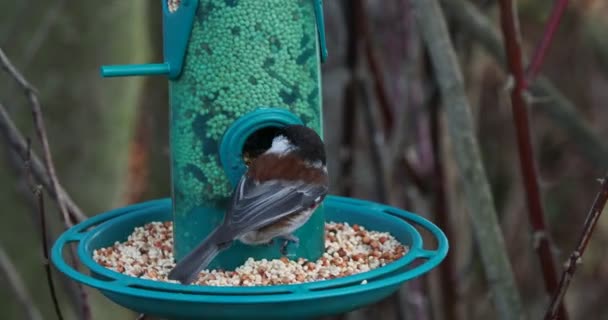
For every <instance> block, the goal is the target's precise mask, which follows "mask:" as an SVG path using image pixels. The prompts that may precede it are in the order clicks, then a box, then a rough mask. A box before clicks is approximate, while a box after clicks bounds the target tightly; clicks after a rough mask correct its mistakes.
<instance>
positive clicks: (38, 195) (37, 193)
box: [25, 139, 63, 320]
mask: <svg viewBox="0 0 608 320" xmlns="http://www.w3.org/2000/svg"><path fill="white" fill-rule="evenodd" d="M31 167H32V166H31V141H30V140H29V139H28V140H27V153H26V158H25V171H26V176H27V180H28V183H29V185H30V186H31V187H32V194H33V195H34V198H35V199H36V204H37V209H38V215H39V218H40V229H41V230H42V254H43V259H44V260H43V261H42V263H43V265H44V271H45V273H46V281H47V283H48V286H49V291H50V294H51V300H52V301H53V306H54V307H55V314H56V315H57V319H59V320H63V314H62V313H61V308H60V307H59V300H58V299H57V292H56V290H55V283H54V282H53V273H52V272H51V265H50V263H49V247H48V243H47V241H46V239H47V237H48V235H47V224H46V210H45V207H44V194H43V193H42V186H41V185H37V184H36V182H35V181H34V176H33V174H32V170H31Z"/></svg>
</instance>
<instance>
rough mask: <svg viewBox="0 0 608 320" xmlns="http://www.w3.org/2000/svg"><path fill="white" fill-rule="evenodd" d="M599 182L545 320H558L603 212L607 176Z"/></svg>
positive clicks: (607, 198)
mask: <svg viewBox="0 0 608 320" xmlns="http://www.w3.org/2000/svg"><path fill="white" fill-rule="evenodd" d="M601 182H602V186H601V187H600V190H599V191H598V193H597V195H596V196H595V200H594V201H593V205H592V206H591V210H590V211H589V213H587V218H586V219H585V225H584V227H583V233H582V234H581V237H580V238H579V240H578V244H577V246H576V249H575V250H574V251H573V252H572V254H570V258H569V259H568V261H567V262H566V270H564V272H563V273H562V277H561V279H560V281H559V287H558V290H557V291H556V292H555V293H554V295H553V298H552V299H551V303H550V304H549V308H548V310H547V313H546V314H545V320H553V319H558V318H557V317H556V316H557V311H558V309H559V306H560V305H562V304H563V303H562V300H563V299H564V296H565V294H566V291H567V290H568V286H569V285H570V281H572V277H574V272H576V267H577V266H578V265H579V264H580V263H581V262H582V257H583V254H584V253H585V249H586V248H587V244H589V240H590V239H591V235H592V234H593V228H594V227H595V225H596V224H597V221H598V220H599V218H600V216H601V214H602V211H604V207H605V206H606V202H607V201H608V176H605V177H604V178H603V179H602V180H601ZM560 319H561V318H560Z"/></svg>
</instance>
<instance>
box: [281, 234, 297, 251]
mask: <svg viewBox="0 0 608 320" xmlns="http://www.w3.org/2000/svg"><path fill="white" fill-rule="evenodd" d="M281 238H282V239H283V240H284V241H283V244H282V245H281V254H282V255H284V256H286V255H287V246H288V245H289V243H290V242H292V243H293V244H294V245H295V246H296V247H298V246H299V245H300V239H299V238H298V237H296V236H294V235H293V234H288V235H284V236H281Z"/></svg>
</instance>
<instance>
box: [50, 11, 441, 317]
mask: <svg viewBox="0 0 608 320" xmlns="http://www.w3.org/2000/svg"><path fill="white" fill-rule="evenodd" d="M162 8H163V41H164V60H165V61H164V62H163V63H157V64H144V65H126V66H104V67H102V68H101V73H102V75H103V76H105V77H114V76H134V75H165V76H167V77H168V79H169V90H170V105H171V108H170V110H171V111H170V144H171V176H172V194H171V199H163V200H157V201H151V202H146V203H141V204H137V205H132V206H128V207H124V208H121V209H117V210H113V211H110V212H107V213H103V214H100V215H97V216H95V217H93V218H91V219H89V220H87V221H85V222H84V223H81V224H79V225H76V226H74V227H73V228H71V229H69V230H68V231H67V232H65V233H64V234H63V235H62V236H61V237H60V238H59V239H58V240H57V242H56V243H55V245H54V247H53V252H52V260H53V263H54V264H55V265H56V266H57V268H58V269H59V270H61V271H62V272H63V273H65V274H66V275H68V276H70V277H71V278H73V279H74V280H76V281H79V282H82V283H84V284H87V285H89V286H91V287H94V288H97V289H99V290H100V291H101V292H102V293H103V294H104V295H106V296H107V297H108V298H110V299H111V300H113V301H115V302H116V303H118V304H120V305H123V306H125V307H127V308H130V309H132V310H135V311H138V312H143V313H146V314H149V315H156V316H161V317H166V318H169V319H285V318H287V317H290V318H302V319H304V318H311V317H316V316H321V315H328V314H336V313H340V312H346V311H349V310H353V309H356V308H359V307H361V306H363V305H366V304H369V303H373V302H375V301H378V300H380V299H382V298H384V297H386V296H388V295H389V294H391V293H392V292H394V291H395V290H397V289H398V287H399V285H400V284H401V283H403V282H404V281H407V280H409V279H411V278H414V277H417V276H419V275H421V274H423V273H425V272H427V271H429V270H430V269H432V268H433V267H435V266H436V265H437V264H439V262H440V261H441V260H442V259H443V258H444V257H445V255H446V254H447V250H448V244H447V239H446V238H445V236H444V234H443V233H442V232H441V230H439V229H438V228H437V227H436V226H434V225H433V224H432V223H430V222H429V221H427V220H425V219H423V218H421V217H419V216H416V215H414V214H411V213H408V212H406V211H402V210H398V209H395V208H391V207H388V206H384V205H380V204H377V203H372V202H366V201H360V200H354V199H347V198H341V197H335V196H329V197H327V198H326V200H325V201H324V203H323V205H322V206H320V207H319V209H317V211H316V212H315V214H314V215H313V216H312V218H311V219H310V220H309V221H308V222H307V223H306V224H305V225H304V226H303V227H302V228H300V229H299V230H298V231H297V232H296V235H297V236H298V237H300V238H302V239H306V241H303V242H302V243H301V244H300V245H299V246H289V247H288V255H287V256H288V257H289V258H300V257H302V258H306V259H309V260H316V259H317V258H319V257H320V256H321V255H322V253H323V251H324V222H325V221H326V220H333V221H337V222H348V223H351V224H355V223H356V224H360V225H363V226H365V227H366V228H368V229H371V230H378V231H387V232H390V233H391V234H393V235H394V236H395V237H396V238H397V239H398V240H400V241H401V242H402V243H404V244H406V245H408V246H409V247H410V251H409V253H408V254H406V255H405V256H404V257H402V258H401V259H399V260H397V261H395V262H393V263H391V264H389V265H387V266H384V267H382V268H379V269H375V270H372V271H369V272H364V273H361V274H357V275H353V276H348V277H344V278H339V279H333V280H326V281H319V282H313V283H305V284H297V285H284V286H270V287H212V286H186V285H181V284H173V283H162V282H156V281H152V280H145V279H139V278H134V277H129V276H126V275H122V274H120V273H117V272H114V271H111V270H109V269H106V268H104V267H102V266H100V265H98V264H97V263H95V262H94V261H93V259H92V255H93V251H94V250H95V249H99V248H102V247H107V246H110V245H112V244H114V243H115V242H116V241H124V240H126V239H127V236H128V235H129V234H130V233H131V232H132V231H133V229H134V228H135V227H138V226H142V225H144V224H146V223H149V222H152V221H172V222H173V230H174V254H175V256H176V259H177V260H179V259H180V258H182V257H183V256H185V255H186V254H187V253H188V252H189V251H190V250H191V249H193V248H194V247H195V246H196V245H198V244H199V243H200V241H202V240H203V239H204V238H205V237H206V235H207V234H208V233H209V232H211V230H213V229H214V228H215V227H216V226H217V225H218V224H219V223H221V221H222V219H223V214H224V210H225V208H226V204H227V201H228V199H229V196H230V193H231V191H232V188H233V186H234V185H235V184H236V182H237V180H238V178H239V177H240V176H241V175H242V174H243V173H244V171H245V169H246V166H245V164H244V159H243V152H244V150H246V149H247V148H248V147H249V142H250V141H251V140H250V138H251V137H263V133H264V132H268V131H269V130H272V129H273V128H276V127H280V126H284V125H287V124H304V125H307V126H309V127H311V128H312V129H314V130H315V131H317V132H318V133H319V135H320V136H323V133H322V107H321V76H320V64H321V62H323V61H324V60H325V58H326V56H327V49H326V46H325V31H324V23H323V11H322V3H321V0H264V1H260V0H200V1H197V0H181V1H176V0H162ZM260 139H261V138H260ZM262 140H263V139H262ZM328 155H329V156H331V152H329V153H328ZM412 223H413V224H417V225H419V226H420V227H422V228H424V229H426V230H428V231H429V232H430V233H431V234H432V235H433V236H434V237H435V239H436V242H437V244H438V246H437V248H436V249H433V250H430V249H425V248H424V247H423V243H422V238H421V236H420V234H419V233H418V231H417V230H416V228H414V227H413V226H412ZM70 242H78V254H79V257H80V260H81V261H82V262H83V264H84V265H85V266H86V267H87V268H88V269H89V270H90V274H88V275H87V274H84V273H81V272H79V271H77V270H74V269H72V268H71V267H70V266H69V265H68V264H66V263H65V261H64V259H63V250H64V247H65V246H66V245H67V244H68V243H70ZM279 246H280V242H279V241H277V243H276V244H275V245H273V246H269V247H266V246H257V247H247V246H245V245H244V244H241V243H239V242H235V245H233V246H232V247H231V248H230V249H228V250H226V251H224V252H222V253H221V254H220V255H218V256H217V257H216V258H215V259H214V261H213V262H212V263H211V265H210V267H211V268H223V269H233V268H235V267H237V266H239V265H241V264H242V263H243V262H244V261H245V260H246V259H247V258H249V257H253V258H255V259H262V258H266V259H273V258H279V257H280V253H279V252H280V250H279ZM416 259H425V260H426V261H425V262H424V263H423V264H422V265H419V266H417V267H415V268H413V267H412V265H411V263H412V262H413V261H414V260H416ZM362 283H363V284H362ZM265 306H268V307H266V308H265Z"/></svg>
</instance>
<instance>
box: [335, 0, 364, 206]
mask: <svg viewBox="0 0 608 320" xmlns="http://www.w3.org/2000/svg"><path fill="white" fill-rule="evenodd" d="M342 5H343V10H342V13H343V14H344V20H345V21H346V26H347V27H346V36H347V39H346V67H347V68H348V72H349V76H350V77H349V80H347V83H346V86H345V87H344V91H343V96H342V117H341V118H342V119H343V124H342V133H341V137H340V150H339V153H338V157H339V161H340V172H339V174H338V177H340V194H342V195H344V196H349V195H351V194H352V191H353V190H352V189H353V183H354V181H353V161H354V148H353V145H354V141H355V135H356V132H357V129H356V127H357V125H356V124H357V122H356V120H357V111H358V110H357V108H356V107H355V106H356V98H355V97H356V96H357V95H356V92H355V81H356V80H355V78H356V73H357V65H358V62H359V50H358V49H359V39H358V37H357V29H358V27H357V23H358V21H357V19H356V17H355V14H354V8H353V5H352V2H350V1H344V2H343V3H342Z"/></svg>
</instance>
